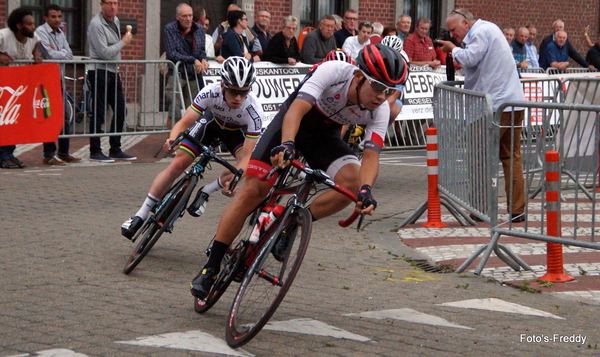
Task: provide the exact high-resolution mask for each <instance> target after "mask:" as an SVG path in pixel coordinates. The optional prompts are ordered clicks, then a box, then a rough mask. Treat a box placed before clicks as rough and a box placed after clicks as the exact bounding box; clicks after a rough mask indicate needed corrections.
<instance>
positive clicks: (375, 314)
mask: <svg viewBox="0 0 600 357" xmlns="http://www.w3.org/2000/svg"><path fill="white" fill-rule="evenodd" d="M344 316H357V317H365V318H368V319H377V320H385V319H394V320H401V321H407V322H414V323H417V324H424V325H432V326H442V327H454V328H462V329H466V330H472V328H471V327H467V326H462V325H457V324H454V323H452V322H449V321H447V320H445V319H443V318H441V317H438V316H434V315H428V314H424V313H422V312H419V311H416V310H413V309H406V308H404V309H392V310H381V311H369V312H360V313H355V314H344Z"/></svg>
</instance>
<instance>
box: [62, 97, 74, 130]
mask: <svg viewBox="0 0 600 357" xmlns="http://www.w3.org/2000/svg"><path fill="white" fill-rule="evenodd" d="M65 99H66V100H65V113H64V116H65V121H66V122H68V123H69V126H71V125H73V119H75V105H74V103H73V99H72V98H70V96H69V95H66V96H65Z"/></svg>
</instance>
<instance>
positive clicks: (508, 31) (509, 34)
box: [502, 27, 515, 43]
mask: <svg viewBox="0 0 600 357" xmlns="http://www.w3.org/2000/svg"><path fill="white" fill-rule="evenodd" d="M502 33H503V34H504V38H506V42H508V43H511V42H512V40H513V39H514V38H515V29H514V28H512V27H507V28H505V29H504V30H502Z"/></svg>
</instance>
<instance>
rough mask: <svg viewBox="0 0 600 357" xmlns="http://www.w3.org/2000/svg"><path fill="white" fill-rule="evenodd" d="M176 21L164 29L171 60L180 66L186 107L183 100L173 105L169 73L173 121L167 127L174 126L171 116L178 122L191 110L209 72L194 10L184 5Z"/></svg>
mask: <svg viewBox="0 0 600 357" xmlns="http://www.w3.org/2000/svg"><path fill="white" fill-rule="evenodd" d="M175 11H176V15H175V19H176V20H175V21H172V22H169V23H168V24H167V25H166V26H165V29H164V36H165V37H164V40H165V50H166V53H167V59H168V60H169V61H171V62H173V63H177V62H181V64H180V65H179V73H178V75H179V79H180V80H181V89H182V90H183V99H184V102H185V103H184V104H185V107H184V108H182V107H181V101H180V100H179V98H177V97H176V98H174V102H173V88H174V83H175V82H174V79H173V70H172V69H170V70H169V79H168V81H167V87H166V90H167V93H168V94H167V102H169V118H168V119H167V126H169V127H170V126H171V124H172V123H171V121H170V119H171V116H172V118H173V119H175V121H178V120H179V119H180V118H181V116H182V112H184V111H185V109H186V108H187V107H189V106H190V104H191V102H192V100H193V99H194V98H195V97H196V95H197V94H198V92H199V91H200V89H202V88H203V87H204V81H203V79H202V72H203V71H204V70H206V69H208V66H209V65H208V61H207V60H206V52H205V42H206V36H205V34H204V27H202V26H199V25H198V24H197V23H195V22H194V21H193V16H194V14H193V11H192V7H191V6H189V5H187V4H185V3H182V4H179V5H178V6H177V8H176V10H175Z"/></svg>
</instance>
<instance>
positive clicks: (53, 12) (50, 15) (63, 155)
mask: <svg viewBox="0 0 600 357" xmlns="http://www.w3.org/2000/svg"><path fill="white" fill-rule="evenodd" d="M44 21H45V23H44V24H43V25H41V26H39V27H38V28H37V29H36V30H35V34H36V35H37V36H38V37H39V38H40V44H39V46H40V55H41V57H42V58H44V59H51V60H71V59H73V51H71V47H69V42H67V37H66V36H65V34H64V32H63V31H62V30H61V29H60V25H61V22H62V10H61V9H60V7H59V6H58V5H54V4H52V5H48V6H47V7H46V8H45V9H44ZM64 101H65V107H66V106H67V105H68V103H67V100H66V98H65V99H64ZM67 114H68V113H67V111H65V120H64V124H63V130H62V132H61V134H71V125H70V123H69V118H67ZM69 143H70V140H69V138H60V139H58V156H57V155H56V143H55V142H51V143H44V145H43V148H44V159H43V161H42V162H43V163H44V164H46V165H65V164H66V163H67V162H70V163H75V162H80V161H81V159H80V158H77V157H74V156H71V155H69Z"/></svg>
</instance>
